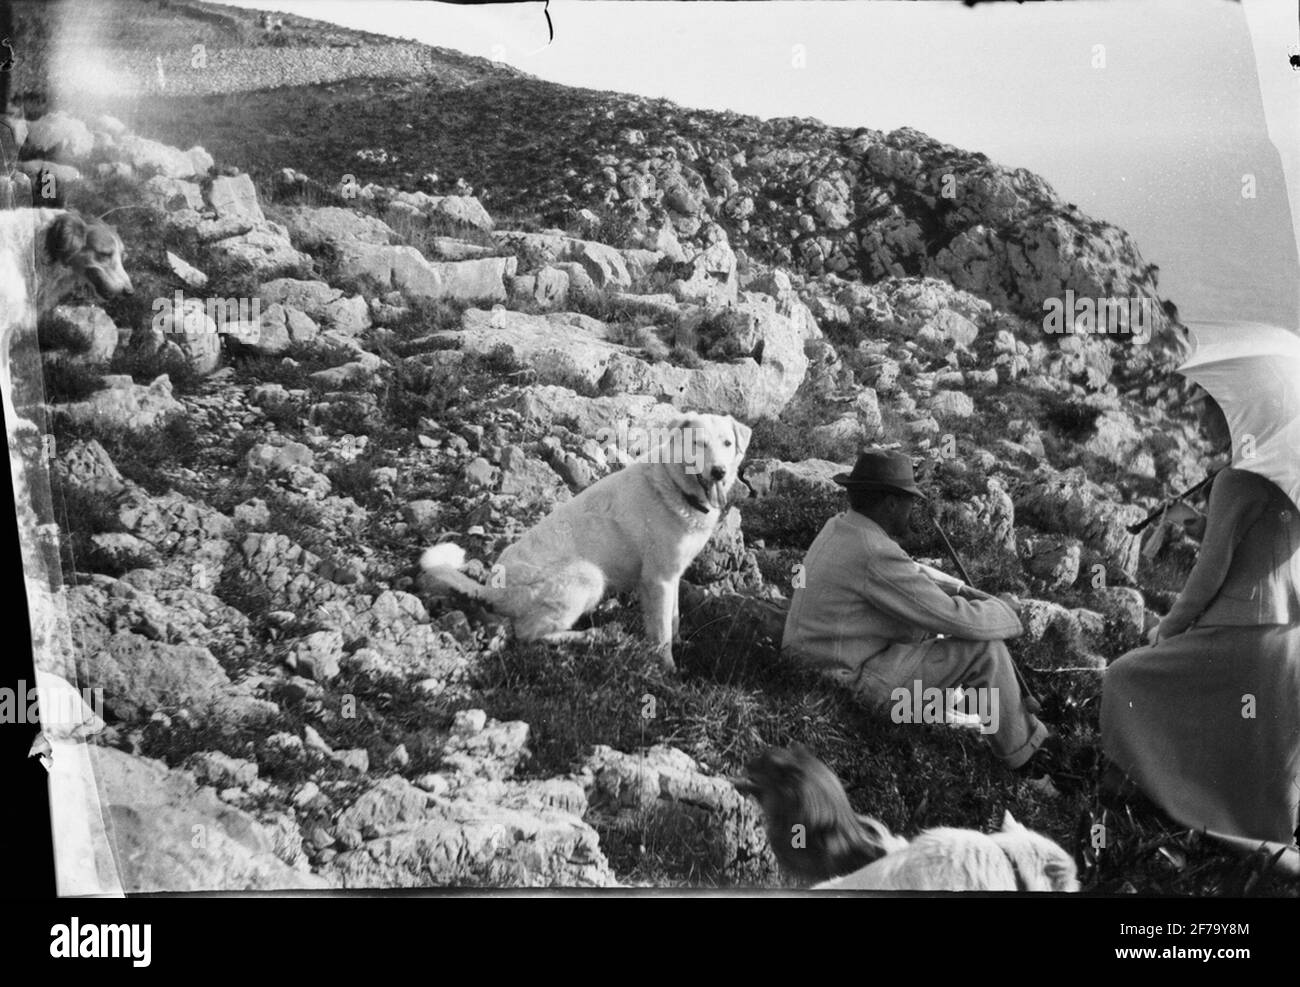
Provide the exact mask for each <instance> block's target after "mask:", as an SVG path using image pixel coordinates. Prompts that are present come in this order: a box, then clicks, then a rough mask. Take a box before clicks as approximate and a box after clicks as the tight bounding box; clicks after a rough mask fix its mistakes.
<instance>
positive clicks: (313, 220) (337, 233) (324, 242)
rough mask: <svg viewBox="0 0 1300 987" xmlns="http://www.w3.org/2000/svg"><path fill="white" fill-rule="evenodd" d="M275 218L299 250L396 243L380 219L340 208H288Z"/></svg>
mask: <svg viewBox="0 0 1300 987" xmlns="http://www.w3.org/2000/svg"><path fill="white" fill-rule="evenodd" d="M276 216H277V217H278V218H279V219H280V221H281V222H283V223H284V226H285V228H286V229H288V231H289V239H290V240H292V241H293V243H294V245H295V246H297V247H298V248H299V249H300V250H307V251H313V252H315V251H318V250H321V249H323V248H324V247H327V246H331V245H333V244H337V243H342V242H344V241H348V240H354V241H358V242H360V243H380V244H389V243H393V242H394V241H395V240H396V239H397V234H396V233H394V232H393V229H392V227H390V226H389V225H388V224H387V223H385V222H384V221H383V220H382V219H379V218H377V217H375V216H364V215H362V214H361V213H358V212H354V211H353V210H351V209H344V208H341V207H339V206H325V207H322V208H319V209H312V208H309V207H307V206H287V207H283V208H281V209H279V210H277V211H276Z"/></svg>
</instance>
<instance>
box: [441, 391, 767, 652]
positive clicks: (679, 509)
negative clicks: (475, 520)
mask: <svg viewBox="0 0 1300 987" xmlns="http://www.w3.org/2000/svg"><path fill="white" fill-rule="evenodd" d="M651 434H653V435H655V437H656V438H657V439H658V440H659V441H654V442H652V443H651V444H650V446H649V448H648V449H647V450H646V455H645V456H644V459H643V461H637V462H632V463H630V464H629V465H627V466H625V467H623V468H622V469H621V470H618V471H617V472H614V473H611V474H610V475H609V476H607V477H605V478H604V479H602V480H600V481H598V482H596V483H594V484H592V485H591V486H590V487H588V488H587V489H585V490H583V491H582V492H581V493H579V494H578V495H577V496H576V497H574V498H573V499H572V500H569V501H566V502H564V503H562V504H560V505H559V506H558V507H556V508H555V510H554V511H552V512H551V513H550V514H549V515H547V516H546V517H545V518H543V519H542V521H541V522H539V523H538V524H537V525H536V527H534V528H533V529H532V530H531V531H529V532H528V533H527V534H525V535H524V536H523V537H522V538H520V539H519V540H518V541H517V542H515V543H514V544H513V545H511V546H510V547H509V548H507V549H506V550H505V551H504V552H502V553H501V557H500V558H499V559H498V561H497V564H496V565H495V566H493V571H492V577H491V578H489V580H488V584H487V585H486V586H484V585H482V584H480V583H477V582H475V581H474V580H472V579H470V578H469V577H468V576H466V575H464V574H463V573H461V572H459V571H457V570H458V569H459V568H460V567H461V565H463V564H464V561H465V553H464V551H463V550H462V549H460V548H459V547H457V546H456V545H452V544H442V545H435V546H433V547H432V548H430V549H428V550H427V551H426V552H425V553H424V555H423V557H422V558H421V560H420V564H421V566H422V568H423V569H424V570H425V573H426V576H427V579H428V581H430V582H432V583H433V584H434V585H435V586H444V587H449V588H451V589H454V590H456V591H457V592H460V593H464V594H465V595H467V596H470V597H473V598H475V599H479V600H483V601H485V602H486V603H487V604H488V606H489V607H491V608H492V609H493V610H495V611H496V612H497V613H499V614H501V615H502V616H505V617H509V618H511V620H512V621H513V622H514V627H515V633H516V635H517V636H518V637H519V639H520V640H523V641H533V640H539V639H540V640H550V641H563V640H572V639H574V637H576V636H580V634H579V633H578V632H573V631H571V630H570V629H571V628H572V627H573V625H574V623H575V622H576V621H577V620H578V618H579V617H581V616H582V615H583V614H584V613H587V612H588V611H590V610H592V609H593V608H594V607H595V606H596V605H597V604H598V603H600V601H601V599H603V598H604V597H605V596H606V595H607V594H609V593H619V592H624V591H628V590H632V589H635V590H637V593H638V595H639V597H640V601H641V612H642V616H643V618H644V620H645V629H646V637H647V638H648V639H649V640H650V642H651V643H652V644H653V645H654V646H655V647H656V649H657V650H658V651H659V654H660V656H661V657H662V659H663V662H664V664H665V665H666V666H667V667H668V668H672V667H673V658H672V642H673V640H674V638H676V636H677V629H678V599H677V593H678V582H679V580H680V579H681V577H682V573H684V572H685V571H686V569H687V567H688V566H689V565H690V564H691V561H692V560H693V559H694V558H695V556H696V555H698V554H699V552H700V550H701V549H702V548H703V547H704V545H705V543H706V542H707V541H708V540H709V538H710V536H711V535H712V534H713V531H714V529H715V528H716V527H717V526H718V521H719V520H720V519H721V518H722V514H723V511H724V510H725V507H726V502H727V496H728V494H729V493H730V492H731V487H732V485H733V484H734V483H735V482H736V472H737V469H738V467H739V466H740V462H741V459H742V458H743V457H744V455H745V449H746V447H747V446H748V445H749V437H750V429H749V428H748V426H746V425H742V424H740V423H739V422H737V421H735V420H733V419H732V418H730V417H729V416H726V415H703V414H690V415H685V416H683V417H681V418H678V419H677V420H675V421H673V422H672V423H671V424H670V425H668V426H667V427H666V428H663V429H655V430H652V433H651Z"/></svg>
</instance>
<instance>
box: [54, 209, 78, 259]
mask: <svg viewBox="0 0 1300 987" xmlns="http://www.w3.org/2000/svg"><path fill="white" fill-rule="evenodd" d="M85 245H86V221H85V220H83V219H82V218H81V217H80V216H78V215H77V214H76V213H70V212H66V213H64V214H63V215H62V216H60V217H58V218H57V219H56V220H55V221H54V222H53V223H51V224H50V228H49V230H48V231H47V232H46V234H45V250H46V252H47V253H48V254H49V255H50V257H51V258H52V259H53V260H55V261H57V262H58V263H60V264H66V263H67V262H68V261H69V260H71V259H72V255H73V254H75V253H76V252H77V251H79V250H81V249H82V248H83V247H84V246H85Z"/></svg>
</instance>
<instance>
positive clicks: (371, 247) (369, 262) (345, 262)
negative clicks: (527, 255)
mask: <svg viewBox="0 0 1300 987" xmlns="http://www.w3.org/2000/svg"><path fill="white" fill-rule="evenodd" d="M336 249H337V253H336V259H335V263H336V265H337V267H336V270H337V274H338V277H339V278H341V279H342V280H344V281H347V282H351V283H354V284H356V285H358V286H359V287H361V286H366V287H373V288H374V289H376V290H378V291H399V292H401V293H402V295H403V297H405V298H407V299H409V300H412V301H416V300H419V301H434V300H437V299H444V298H446V299H458V300H461V301H467V302H487V303H491V302H504V301H505V300H506V288H505V279H506V278H507V277H511V276H513V275H514V274H515V263H516V262H515V259H514V258H513V257H487V258H481V259H479V260H465V261H445V262H436V263H431V262H429V261H427V260H425V259H424V255H423V254H421V253H420V252H419V251H418V250H416V249H415V248H414V247H407V246H402V245H396V246H393V245H388V244H379V243H365V242H362V241H360V240H347V241H340V242H339V243H337V245H336Z"/></svg>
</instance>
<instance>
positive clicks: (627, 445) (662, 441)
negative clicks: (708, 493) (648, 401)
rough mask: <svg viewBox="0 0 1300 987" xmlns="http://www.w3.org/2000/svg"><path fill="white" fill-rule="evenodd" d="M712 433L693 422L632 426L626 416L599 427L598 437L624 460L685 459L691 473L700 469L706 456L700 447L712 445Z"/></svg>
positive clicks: (610, 454)
mask: <svg viewBox="0 0 1300 987" xmlns="http://www.w3.org/2000/svg"><path fill="white" fill-rule="evenodd" d="M697 433H698V434H697ZM709 434H710V433H709V430H708V429H701V428H693V427H691V426H685V427H682V426H678V427H676V428H674V427H672V426H669V425H644V426H640V425H639V426H630V425H628V423H627V421H626V420H624V421H620V422H619V423H618V425H617V426H616V427H609V426H606V427H603V428H600V429H598V430H597V431H596V441H597V442H598V443H599V444H600V447H601V448H602V449H603V450H604V451H605V455H606V456H607V457H608V458H610V459H614V460H616V461H618V462H620V463H684V464H685V465H686V472H687V473H699V472H700V471H701V470H702V469H703V460H704V456H703V454H702V453H701V452H700V451H699V449H700V448H701V447H703V446H707V445H708V440H709Z"/></svg>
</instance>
